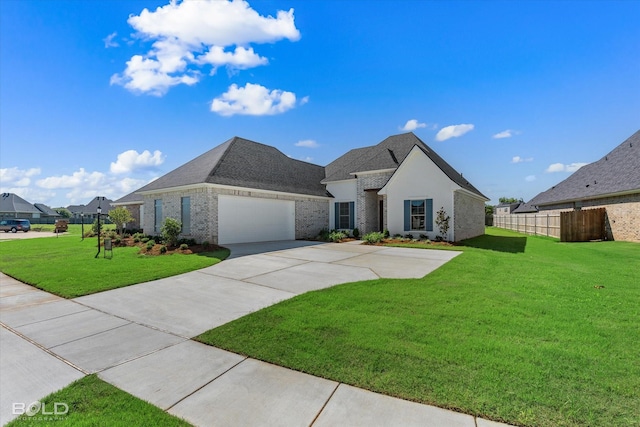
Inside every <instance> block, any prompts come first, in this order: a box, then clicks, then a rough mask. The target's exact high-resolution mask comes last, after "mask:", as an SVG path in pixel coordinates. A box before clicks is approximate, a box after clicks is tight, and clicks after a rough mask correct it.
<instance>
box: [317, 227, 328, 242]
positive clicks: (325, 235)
mask: <svg viewBox="0 0 640 427" xmlns="http://www.w3.org/2000/svg"><path fill="white" fill-rule="evenodd" d="M329 234H330V233H329V230H327V229H326V228H323V229H322V230H320V233H318V239H319V240H323V241H325V242H326V241H328V240H329Z"/></svg>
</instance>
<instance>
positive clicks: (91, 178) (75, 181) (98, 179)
mask: <svg viewBox="0 0 640 427" xmlns="http://www.w3.org/2000/svg"><path fill="white" fill-rule="evenodd" d="M106 180H107V176H106V175H105V174H104V173H102V172H87V171H85V170H84V168H80V169H79V170H78V171H76V172H74V173H73V174H71V175H62V176H50V177H47V178H43V179H39V180H38V181H36V185H38V187H40V188H46V189H50V190H53V189H58V188H74V187H96V186H100V185H102V184H104V183H105V182H106Z"/></svg>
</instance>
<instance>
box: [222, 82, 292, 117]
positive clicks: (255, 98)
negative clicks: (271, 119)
mask: <svg viewBox="0 0 640 427" xmlns="http://www.w3.org/2000/svg"><path fill="white" fill-rule="evenodd" d="M295 105H296V95H295V94H294V93H293V92H287V91H283V90H280V89H274V90H271V91H270V90H269V89H267V88H266V87H264V86H261V85H258V84H253V83H247V84H246V85H245V86H244V87H238V85H236V84H235V83H234V84H232V85H231V86H229V90H227V92H225V93H223V94H222V95H221V96H219V97H217V98H214V100H213V101H212V102H211V111H213V112H214V113H218V114H220V115H221V116H233V115H235V114H242V115H248V116H264V115H273V114H279V113H284V112H285V111H287V110H290V109H292V108H293V107H295Z"/></svg>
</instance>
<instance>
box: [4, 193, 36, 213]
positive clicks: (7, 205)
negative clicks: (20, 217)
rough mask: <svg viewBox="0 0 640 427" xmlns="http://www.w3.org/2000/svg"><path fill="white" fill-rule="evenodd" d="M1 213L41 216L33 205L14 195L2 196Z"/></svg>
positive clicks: (6, 194)
mask: <svg viewBox="0 0 640 427" xmlns="http://www.w3.org/2000/svg"><path fill="white" fill-rule="evenodd" d="M0 212H2V213H13V214H20V213H24V214H34V213H35V214H39V213H40V211H39V210H38V209H37V208H36V207H35V206H33V205H32V204H31V203H29V202H27V201H26V200H24V199H23V198H22V197H20V196H18V195H17V194H14V193H2V194H1V195H0Z"/></svg>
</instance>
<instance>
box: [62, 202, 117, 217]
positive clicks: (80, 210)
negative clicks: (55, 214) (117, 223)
mask: <svg viewBox="0 0 640 427" xmlns="http://www.w3.org/2000/svg"><path fill="white" fill-rule="evenodd" d="M112 203H113V201H112V200H111V199H107V198H106V197H103V196H97V197H94V198H93V199H91V201H90V202H89V203H88V204H86V205H69V206H67V210H68V211H69V212H71V217H72V218H75V219H78V218H84V220H85V221H86V222H91V221H93V220H95V219H96V218H97V217H98V206H100V209H101V210H102V215H104V216H106V215H108V214H109V211H110V210H111V204H112Z"/></svg>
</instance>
